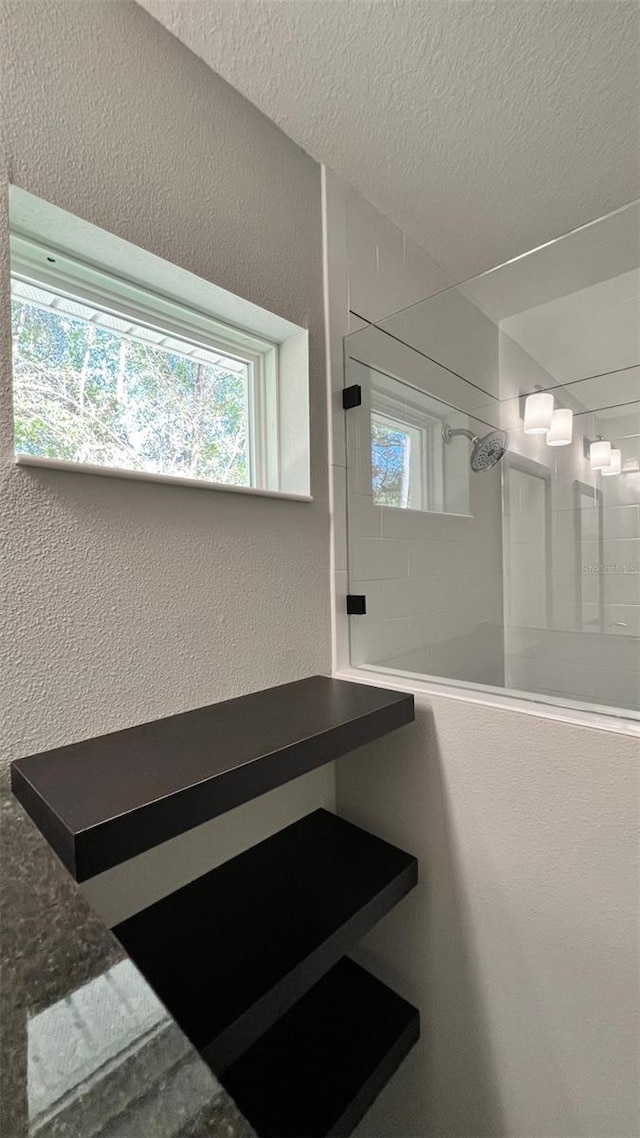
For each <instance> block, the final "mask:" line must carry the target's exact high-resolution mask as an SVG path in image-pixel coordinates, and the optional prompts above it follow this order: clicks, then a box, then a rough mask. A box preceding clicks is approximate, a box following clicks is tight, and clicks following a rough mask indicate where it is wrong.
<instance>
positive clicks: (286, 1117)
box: [221, 958, 420, 1138]
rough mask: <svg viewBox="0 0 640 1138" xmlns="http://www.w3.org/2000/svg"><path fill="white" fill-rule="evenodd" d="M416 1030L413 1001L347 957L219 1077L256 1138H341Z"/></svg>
mask: <svg viewBox="0 0 640 1138" xmlns="http://www.w3.org/2000/svg"><path fill="white" fill-rule="evenodd" d="M419 1035H420V1017H419V1013H418V1011H417V1010H416V1008H414V1007H412V1005H411V1004H409V1003H407V1002H406V1000H403V999H401V998H400V996H398V995H396V993H395V992H392V991H391V990H390V989H389V988H387V987H386V986H385V985H384V984H382V983H381V982H380V981H379V980H376V979H375V978H374V977H373V976H371V975H370V974H369V973H368V972H366V971H365V970H364V969H363V968H360V967H359V966H358V965H357V964H354V963H353V961H351V960H347V959H346V958H345V959H343V960H341V961H340V962H339V963H338V964H337V965H336V966H335V967H334V968H332V970H331V971H330V972H328V973H327V975H326V976H324V977H323V978H322V980H320V981H319V982H318V983H317V984H316V985H315V986H314V987H313V988H312V989H311V990H310V991H309V992H307V994H306V995H305V996H303V998H302V999H301V1000H299V1001H298V1003H297V1004H295V1005H294V1006H293V1007H292V1008H291V1010H290V1011H288V1012H287V1014H286V1015H284V1016H283V1017H282V1019H280V1020H279V1021H278V1022H277V1023H276V1024H275V1025H274V1026H273V1027H272V1028H271V1029H270V1030H269V1031H268V1032H266V1033H265V1035H263V1036H262V1037H261V1038H260V1039H259V1040H258V1041H257V1043H255V1044H254V1046H253V1047H251V1048H250V1050H249V1051H247V1052H246V1054H245V1055H243V1056H242V1058H241V1059H239V1060H238V1062H237V1063H234V1064H233V1066H232V1067H230V1068H229V1070H228V1071H227V1072H226V1073H225V1074H224V1075H223V1077H222V1080H221V1081H222V1083H223V1085H224V1087H225V1089H226V1090H227V1091H228V1092H229V1094H230V1095H231V1097H232V1098H233V1099H234V1100H235V1102H236V1103H237V1105H238V1107H239V1108H240V1110H241V1111H242V1113H243V1114H244V1116H245V1118H246V1119H247V1120H248V1121H249V1122H250V1123H251V1125H252V1126H253V1128H254V1130H255V1131H256V1134H258V1135H259V1138H325V1136H328V1135H330V1136H332V1138H346V1135H349V1134H351V1133H352V1131H353V1130H354V1129H355V1127H356V1126H357V1124H358V1122H359V1121H360V1119H361V1118H362V1117H363V1115H364V1114H365V1113H366V1112H367V1110H368V1109H369V1107H370V1106H371V1104H372V1103H373V1101H374V1099H375V1098H376V1097H377V1095H378V1094H379V1093H380V1091H381V1090H382V1088H383V1087H384V1086H385V1084H386V1083H387V1082H388V1081H389V1079H390V1078H391V1076H392V1075H393V1073H394V1071H395V1070H396V1069H397V1068H398V1067H399V1065H400V1063H401V1062H402V1060H403V1059H404V1057H405V1056H406V1055H407V1054H408V1052H409V1051H410V1050H411V1048H412V1047H413V1045H414V1043H415V1042H416V1041H417V1039H418V1038H419Z"/></svg>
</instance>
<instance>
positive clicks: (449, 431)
mask: <svg viewBox="0 0 640 1138" xmlns="http://www.w3.org/2000/svg"><path fill="white" fill-rule="evenodd" d="M456 435H464V436H465V437H466V438H467V439H471V442H472V443H476V442H477V441H478V436H477V435H474V434H473V431H467V430H466V428H465V427H457V428H456V430H454V429H453V428H452V427H443V429H442V437H443V439H444V441H445V443H450V442H451V440H452V439H454V438H455V437H456Z"/></svg>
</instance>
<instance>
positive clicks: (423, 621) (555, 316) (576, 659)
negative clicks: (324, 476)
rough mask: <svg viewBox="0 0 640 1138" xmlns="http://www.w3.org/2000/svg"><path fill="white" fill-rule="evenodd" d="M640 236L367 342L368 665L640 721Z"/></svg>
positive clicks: (624, 223) (555, 259)
mask: <svg viewBox="0 0 640 1138" xmlns="http://www.w3.org/2000/svg"><path fill="white" fill-rule="evenodd" d="M639 234H640V207H639V203H632V204H631V205H630V206H628V207H625V208H623V209H621V210H618V211H616V212H615V213H613V214H610V215H608V216H607V217H605V218H602V219H600V220H599V221H597V222H594V223H592V224H591V225H588V226H585V227H583V228H582V229H579V230H576V231H574V232H573V233H570V234H569V235H568V236H566V237H563V238H559V239H558V240H557V241H555V242H552V243H551V244H549V245H547V246H544V247H542V248H541V249H538V250H535V251H534V252H532V253H531V254H528V255H526V256H524V257H520V258H519V259H517V260H516V261H513V262H510V263H508V264H506V265H503V266H500V267H499V268H497V269H495V270H493V271H491V272H489V273H485V274H484V275H482V276H480V277H477V278H474V279H473V280H471V281H468V282H466V283H464V284H462V285H459V286H456V287H453V288H449V289H447V290H445V291H443V292H440V293H438V294H436V295H434V296H431V297H429V298H427V299H426V300H424V301H422V302H420V303H419V304H416V305H413V306H412V307H410V308H405V309H403V310H402V311H400V312H398V313H396V314H395V315H391V316H389V317H387V318H385V319H382V320H380V321H378V322H377V323H376V324H370V325H368V326H367V327H365V328H362V329H361V330H359V331H357V332H354V333H352V334H351V335H350V336H347V337H346V339H345V385H346V386H352V385H358V387H359V388H360V402H359V403H358V404H357V405H356V406H351V407H350V409H348V410H346V411H345V424H346V439H347V530H348V571H349V572H348V577H349V583H348V589H349V592H350V593H352V594H356V595H359V596H363V597H365V602H364V606H362V605H361V607H364V608H365V612H364V613H362V614H359V615H352V616H350V617H349V626H350V652H351V662H352V664H354V665H356V666H358V667H364V668H368V669H372V670H374V671H378V672H380V671H383V672H391V673H393V672H396V673H400V674H403V675H409V676H414V677H415V676H417V677H420V678H426V679H430V680H434V681H436V682H440V683H446V684H447V685H453V686H459V687H467V688H468V687H473V688H476V689H481V690H486V691H493V692H496V691H498V692H504V691H505V690H507V691H508V692H509V693H510V694H512V695H514V696H515V697H522V698H526V699H528V700H531V699H534V700H537V701H540V702H547V703H552V704H559V705H563V706H570V707H582V708H585V707H586V708H589V709H591V710H599V711H608V712H610V713H614V714H616V715H618V716H620V717H621V718H627V719H638V718H639V717H640V358H639V356H640V353H639V351H638V344H639V343H640V308H639V302H638V296H639V295H640V272H639V265H640V243H639V237H638V235H639ZM541 411H542V412H545V413H548V415H549V421H548V422H546V421H545V422H542V421H541V420H540V419H539V416H540V413H541ZM593 444H597V446H594V445H593ZM604 450H606V451H607V455H610V459H609V461H608V463H607V464H606V465H603V463H602V462H600V461H595V460H596V457H597V456H599V455H600V452H602V451H604Z"/></svg>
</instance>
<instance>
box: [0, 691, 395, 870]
mask: <svg viewBox="0 0 640 1138" xmlns="http://www.w3.org/2000/svg"><path fill="white" fill-rule="evenodd" d="M413 718H414V710H413V696H412V695H407V694H405V693H403V692H394V691H386V690H384V689H382V688H377V687H372V686H369V685H365V684H354V683H349V682H347V681H345V680H335V679H330V678H328V677H326V676H311V677H309V678H308V679H304V680H298V681H296V682H295V683H291V684H284V685H282V686H281V687H275V688H268V689H267V690H266V691H260V692H254V693H253V694H251V695H246V696H241V697H239V698H238V699H231V700H226V701H225V702H223V703H216V704H212V705H211V706H209V707H203V708H199V709H197V710H195V711H188V712H186V713H184V714H182V715H172V716H170V717H168V718H166V719H158V720H156V721H154V722H153V723H144V724H142V725H141V726H138V727H131V728H129V729H128V730H126V731H116V732H114V733H113V734H111V735H102V736H100V737H99V738H96V739H88V740H87V741H85V742H82V743H73V744H71V745H70V746H67V747H60V748H58V749H57V750H53V751H47V752H44V753H43V754H39V755H31V756H30V757H28V758H24V759H18V760H17V761H16V762H14V763H12V769H11V777H12V786H13V792H14V794H15V795H16V797H17V798H18V799H19V801H20V802H21V803H22V805H23V806H24V808H25V810H26V811H27V813H28V814H30V816H31V818H32V819H33V821H34V822H35V823H36V825H37V826H38V827H39V829H40V830H41V831H42V833H43V834H44V836H45V838H46V839H47V840H48V842H49V843H50V845H51V846H53V848H54V850H55V851H56V853H57V854H58V856H59V857H60V858H61V860H62V861H63V862H64V864H65V865H66V866H67V868H68V869H69V870H70V872H71V873H72V874H73V875H74V876H75V878H76V880H77V881H84V880H85V879H86V878H88V877H92V876H93V875H94V874H96V873H101V872H102V871H104V870H106V869H109V868H110V867H111V866H114V865H118V864H119V863H120V862H123V861H126V860H127V858H130V857H134V856H135V855H136V854H139V853H142V852H143V851H144V850H148V849H151V848H152V847H153V846H155V845H158V844H159V843H160V842H164V841H167V840H168V839H169V838H173V837H175V836H176V835H177V834H181V833H183V832H184V831H185V830H189V829H191V828H192V827H193V826H198V825H200V824H201V823H202V822H207V821H208V820H209V819H211V818H215V817H216V816H217V815H218V814H223V813H225V811H227V810H231V809H232V808H233V807H234V806H239V805H240V804H241V803H243V802H247V801H248V800H249V799H251V798H256V797H258V796H259V795H261V794H264V793H265V792H266V791H268V790H272V789H273V788H274V787H276V786H280V785H281V784H282V783H285V782H287V781H289V780H290V779H293V778H297V777H298V776H299V775H302V774H305V773H306V772H307V771H310V770H313V769H314V768H315V767H319V766H322V764H323V763H328V762H331V761H332V760H333V759H336V758H338V757H339V756H340V755H344V754H346V753H347V752H349V751H351V750H354V749H355V748H356V747H360V746H362V745H363V744H364V743H368V742H370V741H371V740H372V739H376V738H378V737H379V736H381V735H385V734H386V733H387V732H388V731H393V730H394V729H395V728H396V727H401V726H403V724H405V723H410V722H411V721H412V720H413Z"/></svg>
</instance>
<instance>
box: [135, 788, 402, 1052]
mask: <svg viewBox="0 0 640 1138" xmlns="http://www.w3.org/2000/svg"><path fill="white" fill-rule="evenodd" d="M417 879H418V865H417V861H416V859H415V858H414V857H412V856H411V855H410V854H407V853H404V851H402V850H399V849H396V847H395V846H392V845H389V843H388V842H384V841H381V839H380V838H376V837H374V836H373V835H372V834H368V833H366V832H365V831H364V830H361V829H359V828H358V827H357V826H354V825H352V824H351V823H350V822H346V821H345V820H344V819H343V818H338V817H336V816H335V815H334V814H330V813H329V812H328V811H326V810H316V811H314V813H313V814H309V815H307V817H306V818H302V819H301V820H300V821H299V822H295V823H294V824H293V825H292V826H288V827H287V828H286V829H285V830H281V831H280V832H279V833H277V834H275V835H273V837H270V838H267V839H266V841H263V842H260V843H259V844H258V845H256V846H253V847H252V848H251V849H249V850H247V851H246V852H244V853H242V854H240V855H238V856H237V857H235V858H232V859H231V860H230V861H227V862H225V863H224V864H223V865H221V866H219V867H218V868H217V869H214V870H212V871H211V872H210V873H207V874H205V875H204V876H203V877H200V878H198V879H197V880H196V881H193V882H192V883H191V884H189V885H186V886H184V887H183V888H182V889H179V890H177V891H176V892H175V893H172V894H171V895H170V896H168V897H165V898H164V899H163V900H161V901H158V902H157V903H156V904H155V905H152V906H150V907H149V908H148V909H145V910H143V911H142V912H141V913H137V914H136V915H135V916H133V917H130V918H129V919H128V920H126V921H123V922H122V923H121V924H120V925H117V926H116V928H115V929H114V932H115V934H116V936H117V937H118V938H119V940H120V941H121V943H122V944H123V945H124V947H125V949H126V950H127V953H128V954H129V956H130V957H131V959H132V960H133V962H134V963H135V964H136V965H137V966H138V968H139V969H140V971H141V972H142V973H143V975H144V976H145V978H146V979H147V980H148V982H149V983H150V985H151V987H152V988H153V989H154V990H155V992H156V993H157V995H158V996H159V997H160V999H161V1000H162V1002H163V1003H164V1004H165V1006H166V1007H167V1008H168V1009H169V1011H170V1013H171V1015H172V1016H173V1017H174V1019H175V1020H176V1021H177V1023H178V1024H179V1025H180V1027H181V1028H182V1030H183V1031H184V1032H185V1034H186V1035H187V1036H188V1038H189V1039H190V1040H191V1042H192V1043H193V1044H194V1046H195V1047H197V1048H198V1050H199V1051H200V1052H201V1054H202V1055H203V1057H204V1058H205V1059H206V1060H207V1062H208V1063H209V1065H210V1066H211V1067H212V1068H213V1070H214V1071H216V1072H217V1073H218V1074H220V1073H221V1072H223V1071H224V1070H225V1069H226V1068H227V1067H228V1066H229V1064H230V1063H232V1062H234V1060H235V1059H237V1058H238V1056H239V1055H241V1054H242V1053H243V1052H244V1051H246V1049H247V1048H248V1047H250V1046H251V1045H252V1044H253V1043H254V1042H255V1040H256V1039H257V1038H258V1036H260V1035H261V1034H262V1033H263V1032H264V1031H266V1030H267V1029H268V1028H270V1027H271V1025H272V1024H273V1023H274V1021H275V1020H276V1019H277V1018H278V1017H279V1016H281V1015H282V1014H283V1013H284V1012H286V1011H287V1009H288V1008H290V1007H291V1006H292V1004H294V1003H295V1001H296V1000H298V999H299V998H300V997H301V996H302V995H303V993H304V992H306V991H307V990H308V989H309V988H310V987H311V986H312V985H313V984H315V983H316V981H317V980H318V979H319V978H320V977H321V976H322V975H323V974H324V973H325V972H327V971H328V969H330V968H332V967H333V965H334V964H335V963H336V962H337V961H338V960H339V959H340V957H341V956H343V955H344V954H345V952H348V951H349V950H350V949H351V948H353V946H354V944H355V943H356V942H357V941H358V940H359V939H360V938H361V937H362V936H364V934H365V933H367V932H368V931H369V929H370V928H372V926H373V925H374V924H375V923H376V921H378V920H380V918H381V917H383V916H384V915H385V914H386V913H388V912H389V910H390V909H391V908H392V907H393V906H394V905H396V904H397V902H398V901H400V900H401V898H402V897H404V896H405V894H407V893H408V892H409V891H410V890H411V889H412V888H413V886H414V885H415V884H416V882H417Z"/></svg>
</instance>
